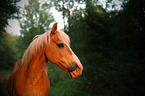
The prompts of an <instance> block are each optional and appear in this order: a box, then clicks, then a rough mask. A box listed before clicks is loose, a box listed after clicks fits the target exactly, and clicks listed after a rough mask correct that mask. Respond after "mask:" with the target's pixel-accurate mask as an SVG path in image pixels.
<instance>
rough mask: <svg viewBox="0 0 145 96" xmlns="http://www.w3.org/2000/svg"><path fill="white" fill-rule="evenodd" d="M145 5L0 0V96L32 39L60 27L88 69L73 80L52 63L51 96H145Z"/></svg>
mask: <svg viewBox="0 0 145 96" xmlns="http://www.w3.org/2000/svg"><path fill="white" fill-rule="evenodd" d="M144 21H145V3H144V0H21V1H20V0H0V96H6V91H5V90H4V89H6V80H7V79H8V77H9V76H10V74H11V72H12V68H13V65H14V63H15V62H16V61H17V60H19V59H21V58H22V56H23V53H24V52H25V50H26V49H27V47H28V46H29V44H30V42H31V41H32V38H33V37H34V36H35V35H37V34H43V33H44V32H47V31H48V30H51V27H52V25H53V24H54V23H55V22H58V27H59V29H60V28H63V27H64V31H65V32H66V33H67V34H68V35H69V36H70V39H71V48H72V50H73V51H74V53H75V54H76V55H77V56H78V57H79V59H80V61H81V62H82V64H83V66H84V71H83V74H82V75H81V76H80V77H78V78H77V79H72V78H71V77H70V76H69V74H68V73H65V72H63V71H62V70H61V69H60V68H58V67H57V66H56V65H54V64H52V63H50V62H48V77H49V80H50V86H51V87H50V93H49V96H144V94H145V92H144V90H145V46H144V45H145V25H144Z"/></svg>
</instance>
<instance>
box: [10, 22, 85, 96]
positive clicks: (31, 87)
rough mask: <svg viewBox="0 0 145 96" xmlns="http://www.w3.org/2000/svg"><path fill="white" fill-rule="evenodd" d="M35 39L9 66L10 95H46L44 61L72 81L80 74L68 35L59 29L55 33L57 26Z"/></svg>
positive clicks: (48, 85)
mask: <svg viewBox="0 0 145 96" xmlns="http://www.w3.org/2000/svg"><path fill="white" fill-rule="evenodd" d="M36 37H37V38H34V40H33V41H32V42H31V43H30V45H29V47H28V48H27V49H26V51H25V52H24V54H23V57H22V59H21V60H19V61H17V62H16V63H15V65H14V67H13V72H12V74H11V75H10V77H9V80H8V92H9V94H10V96H48V94H49V90H50V82H49V79H48V75H47V66H46V64H47V61H50V62H52V63H54V64H56V65H57V66H59V68H60V69H62V70H63V71H65V72H68V73H69V74H70V76H71V77H72V78H77V77H78V76H80V75H81V74H82V71H83V66H82V64H81V62H80V60H79V59H78V57H77V56H76V55H75V53H74V52H73V51H72V49H71V48H70V39H69V36H68V35H67V34H66V33H64V32H63V29H62V30H57V23H55V24H54V25H53V27H52V31H48V32H45V33H44V34H42V35H39V36H36Z"/></svg>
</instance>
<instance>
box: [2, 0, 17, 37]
mask: <svg viewBox="0 0 145 96" xmlns="http://www.w3.org/2000/svg"><path fill="white" fill-rule="evenodd" d="M19 1H20V0H0V35H2V31H4V28H5V27H6V26H7V25H8V19H10V18H16V17H17V16H16V14H15V13H18V12H19V6H17V5H16V4H17V2H19Z"/></svg>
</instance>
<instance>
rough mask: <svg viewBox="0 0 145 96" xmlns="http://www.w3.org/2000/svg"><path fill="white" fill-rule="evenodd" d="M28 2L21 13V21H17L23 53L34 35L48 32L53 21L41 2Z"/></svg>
mask: <svg viewBox="0 0 145 96" xmlns="http://www.w3.org/2000/svg"><path fill="white" fill-rule="evenodd" d="M28 2H29V3H28V5H25V8H24V11H23V13H22V19H21V20H20V21H19V23H20V27H21V31H20V33H21V36H22V42H23V45H24V46H23V48H22V49H23V51H24V50H25V49H26V48H27V47H28V45H29V44H30V42H31V41H32V39H33V37H34V36H35V35H38V34H42V33H44V32H46V31H48V30H49V25H50V23H51V22H52V21H54V19H53V16H52V15H51V13H50V12H49V10H50V8H49V7H46V6H44V4H43V2H41V1H38V0H28ZM23 51H22V54H23Z"/></svg>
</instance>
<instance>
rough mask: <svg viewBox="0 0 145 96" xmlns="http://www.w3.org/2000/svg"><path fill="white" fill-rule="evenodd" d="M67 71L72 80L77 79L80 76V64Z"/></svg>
mask: <svg viewBox="0 0 145 96" xmlns="http://www.w3.org/2000/svg"><path fill="white" fill-rule="evenodd" d="M68 71H69V73H70V75H71V77H72V78H77V77H78V76H80V75H81V74H82V71H83V66H82V64H81V63H78V64H74V65H71V66H70V67H69V70H68Z"/></svg>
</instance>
